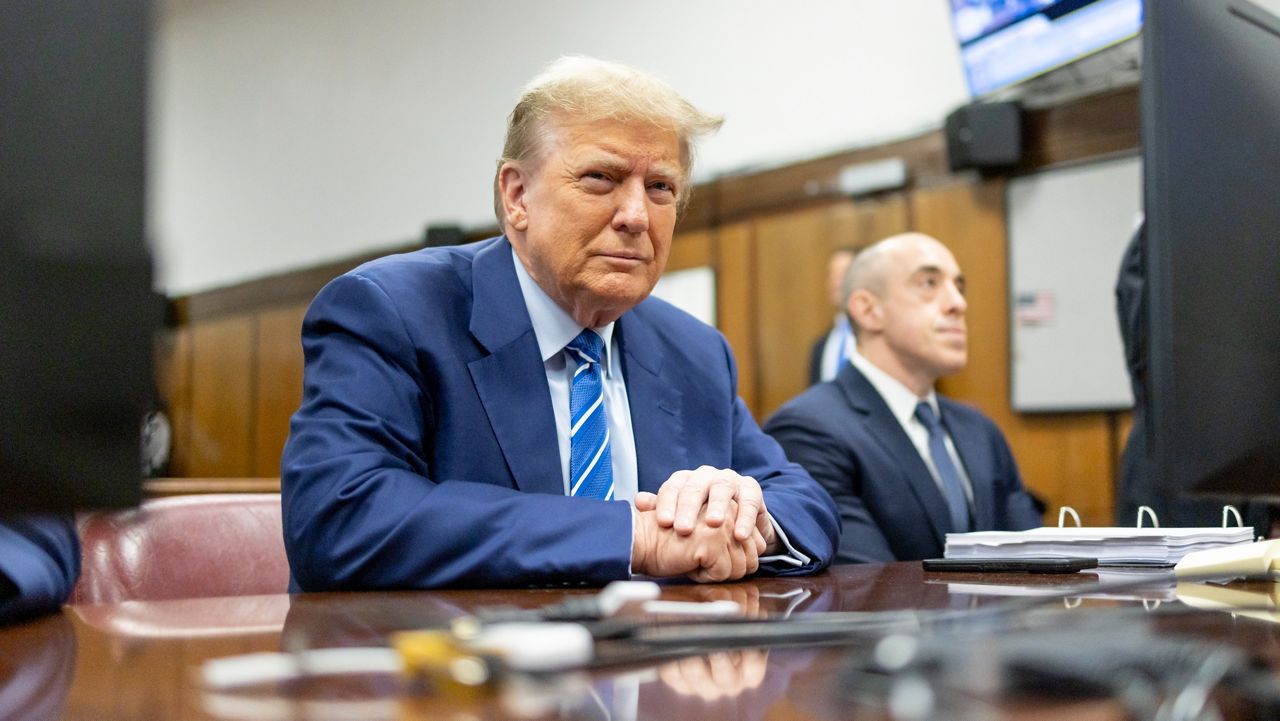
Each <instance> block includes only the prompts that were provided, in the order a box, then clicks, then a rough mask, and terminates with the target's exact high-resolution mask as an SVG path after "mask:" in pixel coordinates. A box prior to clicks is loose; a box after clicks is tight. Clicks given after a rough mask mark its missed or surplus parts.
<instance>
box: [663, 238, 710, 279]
mask: <svg viewBox="0 0 1280 721" xmlns="http://www.w3.org/2000/svg"><path fill="white" fill-rule="evenodd" d="M715 264H716V258H715V247H714V238H713V236H712V232H711V231H709V230H699V231H695V232H689V233H677V234H676V236H675V237H674V238H672V239H671V255H670V256H669V257H668V258H667V268H666V269H667V270H668V271H672V270H688V269H689V268H701V267H702V266H706V265H709V266H712V267H713V268H714V267H715ZM718 280H719V279H717V282H718Z"/></svg>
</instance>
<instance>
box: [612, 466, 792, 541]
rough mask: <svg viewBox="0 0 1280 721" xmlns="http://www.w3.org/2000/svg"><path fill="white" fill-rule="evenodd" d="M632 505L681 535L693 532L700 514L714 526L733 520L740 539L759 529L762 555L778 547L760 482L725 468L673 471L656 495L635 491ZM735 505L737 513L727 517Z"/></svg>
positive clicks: (737, 536)
mask: <svg viewBox="0 0 1280 721" xmlns="http://www.w3.org/2000/svg"><path fill="white" fill-rule="evenodd" d="M635 504H636V509H637V510H639V511H650V510H653V511H656V512H657V514H656V515H657V521H658V525H660V526H662V527H664V528H673V529H675V531H676V533H679V534H681V535H688V534H690V533H693V530H694V527H695V524H697V523H698V518H699V516H701V517H702V522H703V523H706V524H707V525H709V526H713V527H718V526H720V525H722V524H724V523H725V522H729V523H732V524H733V537H734V538H736V539H737V540H738V541H740V542H744V541H746V540H747V539H749V538H751V536H752V531H759V532H760V536H759V537H760V538H762V539H763V542H764V545H763V546H762V547H760V548H759V549H758V551H759V554H760V555H762V556H763V555H769V554H771V553H773V552H775V549H776V547H777V534H776V533H774V530H773V523H772V522H771V521H770V520H769V513H768V510H767V509H766V508H765V506H764V493H763V492H762V491H761V490H760V484H759V483H757V482H756V479H754V478H751V477H750V476H741V475H738V474H737V473H736V472H735V471H733V470H730V469H728V468H712V467H711V466H702V467H700V468H698V469H697V470H693V471H676V472H675V473H673V474H671V477H670V478H668V479H667V480H666V482H665V483H663V484H662V486H661V487H659V488H658V493H657V494H656V495H655V494H653V493H648V492H645V491H641V492H640V493H637V494H636V497H635ZM735 504H736V506H737V513H736V515H734V516H733V517H730V512H731V509H732V508H733V506H734V505H735ZM704 506H705V512H704V511H703V508H704Z"/></svg>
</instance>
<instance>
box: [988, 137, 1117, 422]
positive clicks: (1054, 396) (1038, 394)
mask: <svg viewBox="0 0 1280 721" xmlns="http://www.w3.org/2000/svg"><path fill="white" fill-rule="evenodd" d="M1006 192H1007V196H1006V200H1007V203H1006V207H1007V212H1008V216H1009V217H1008V221H1009V222H1008V226H1009V292H1010V297H1009V316H1010V317H1009V327H1010V329H1011V330H1010V343H1009V352H1010V355H1011V358H1010V363H1009V365H1010V368H1011V373H1012V374H1013V377H1012V378H1011V379H1010V388H1011V393H1012V396H1013V398H1012V404H1013V408H1014V410H1016V411H1023V412H1035V411H1043V412H1051V411H1086V410H1112V409H1121V408H1129V407H1131V406H1132V405H1133V396H1132V393H1131V391H1130V387H1129V376H1128V372H1127V371H1126V369H1125V363H1124V346H1123V344H1122V343H1121V340H1120V329H1119V325H1118V323H1117V320H1116V303H1115V284H1116V276H1117V274H1118V273H1119V269H1120V259H1121V256H1122V255H1123V254H1124V249H1125V246H1126V244H1127V243H1128V241H1129V238H1130V236H1131V235H1132V233H1133V230H1134V226H1135V224H1136V221H1137V218H1138V217H1139V213H1140V211H1141V199H1142V163H1141V159H1140V158H1138V157H1126V158H1121V159H1116V160H1108V161H1104V162H1098V163H1090V164H1088V165H1080V166H1073V167H1067V168H1060V169H1055V170H1050V171H1046V172H1043V173H1037V174H1035V175H1028V176H1023V177H1019V178H1015V179H1013V180H1011V181H1010V182H1009V185H1008V188H1007V191H1006Z"/></svg>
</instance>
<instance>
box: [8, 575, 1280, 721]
mask: <svg viewBox="0 0 1280 721" xmlns="http://www.w3.org/2000/svg"><path fill="white" fill-rule="evenodd" d="M1104 580H1105V579H1104ZM1082 583H1083V584H1084V585H1086V586H1089V587H1090V588H1089V589H1086V590H1084V591H1079V592H1078V595H1074V596H1072V597H1070V598H1065V599H1064V598H1060V597H1054V596H1036V595H1034V594H1053V593H1057V592H1060V591H1061V589H1063V588H1066V587H1067V586H1069V585H1076V586H1079V585H1080V584H1082ZM1097 583H1099V581H1098V577H1096V576H1093V575H1090V574H1087V573H1086V574H1080V575H1077V576H1032V575H974V574H936V573H930V574H926V573H924V572H923V571H922V570H921V568H920V565H919V564H918V563H896V564H889V565H863V566H842V567H836V568H833V569H831V570H830V571H827V572H824V573H822V574H819V575H817V576H814V577H811V578H801V579H758V580H751V581H748V582H743V583H736V584H724V585H718V586H693V585H687V584H668V585H664V592H663V597H664V598H666V599H672V600H716V599H725V598H728V599H733V600H736V601H738V602H739V603H741V604H742V605H743V607H744V608H745V609H746V611H747V613H748V614H750V615H752V616H758V617H769V618H779V619H781V618H783V617H787V616H790V617H791V618H792V619H804V618H806V617H807V618H814V616H811V615H809V614H816V613H819V612H826V611H906V612H907V613H904V614H901V615H900V616H898V617H897V618H900V619H902V620H901V621H896V622H895V623H898V624H899V626H900V628H899V631H898V632H897V633H896V634H890V635H892V636H893V637H892V638H891V639H890V640H887V641H886V640H882V638H881V637H882V636H883V635H884V634H883V633H881V632H876V633H874V634H871V635H867V636H865V637H858V638H852V639H850V640H848V641H846V642H844V645H829V646H817V647H815V646H812V645H809V646H800V647H773V648H767V649H765V648H742V649H736V650H730V651H720V652H716V653H711V654H701V655H693V656H686V657H683V658H657V659H651V660H649V661H644V662H638V663H624V664H621V665H615V666H611V667H607V668H599V669H593V670H591V671H589V672H579V673H574V674H566V675H563V676H561V677H557V678H556V679H552V680H545V681H543V682H541V683H538V684H535V683H534V682H532V681H530V680H528V679H512V680H509V681H506V682H504V683H503V684H501V686H500V687H499V688H497V689H494V690H491V691H479V692H471V693H470V694H464V693H456V692H455V693H443V692H440V691H438V690H437V691H432V690H429V689H428V690H422V689H416V690H415V689H414V688H411V687H410V685H409V684H408V683H407V682H405V681H402V680H400V679H398V678H395V677H392V676H390V675H378V674H368V675H363V676H355V677H350V676H349V677H339V678H335V677H328V678H324V679H307V680H303V681H291V682H284V683H277V684H261V685H259V687H252V688H247V689H238V690H233V691H216V692H215V691H211V690H208V689H205V688H203V687H202V686H201V684H200V682H199V680H198V678H197V676H196V672H197V671H198V669H199V668H200V665H201V663H202V662H203V661H205V660H207V659H213V658H219V657H225V656H230V655H236V654H244V653H250V652H260V651H272V652H278V651H281V650H299V649H305V648H323V647H334V646H381V645H385V644H386V639H387V636H388V634H389V633H391V632H394V631H397V630H404V629H417V628H426V627H439V626H442V625H444V624H446V623H447V621H448V620H449V619H452V618H455V617H458V616H461V615H464V614H467V613H468V612H469V611H472V610H474V609H476V608H477V607H480V606H491V605H495V604H508V605H512V606H517V607H521V608H536V607H539V606H541V605H544V604H547V603H551V602H554V601H557V600H559V599H562V598H564V597H565V596H566V595H571V594H582V593H591V592H594V591H591V590H572V591H563V590H551V589H534V590H496V591H436V592H395V593H332V594H300V595H295V596H289V595H284V594H282V595H278V596H249V597H236V598H217V599H199V600H188V601H161V602H126V603H119V604H109V605H96V606H95V605H85V606H69V607H67V608H65V609H64V610H63V611H62V613H61V614H57V615H53V616H48V617H44V618H41V619H37V620H35V621H31V622H28V623H25V624H22V625H18V626H13V627H9V628H5V629H0V719H55V718H66V719H94V720H95V721H109V720H112V719H149V720H150V719H254V720H255V721H260V720H263V719H348V718H350V719H445V720H452V721H476V720H480V719H508V718H531V719H609V718H611V719H659V720H661V721H675V720H677V719H717V720H727V719H789V720H790V719H830V720H837V719H891V718H899V719H914V718H951V719H964V718H974V719H977V718H983V719H985V718H997V719H998V718H1007V719H1033V718H1034V719H1050V720H1052V719H1077V718H1084V719H1126V718H1135V716H1132V715H1130V714H1128V712H1127V711H1126V706H1125V704H1124V703H1122V702H1121V701H1120V700H1118V699H1117V698H1115V697H1114V696H1111V695H1108V694H1105V693H1098V692H1097V691H1096V690H1095V691H1092V692H1089V693H1080V692H1076V693H1068V692H1069V691H1072V688H1076V689H1077V691H1078V687H1070V686H1067V685H1064V684H1063V683H1061V682H1060V681H1054V680H1044V679H1041V680H1036V679H1037V678H1038V677H1034V676H1033V677H1032V678H1031V680H1030V681H1027V679H1025V678H1023V679H1022V680H1021V681H1020V682H1018V683H1020V684H1021V686H1022V688H1020V689H1019V690H1018V691H1017V692H1014V691H1012V690H1010V688H1009V686H1010V684H1014V685H1017V684H1016V683H1014V681H1013V680H1011V676H1010V674H1008V673H1006V672H1005V671H1004V670H1002V668H1001V664H1000V662H999V660H998V659H999V658H1000V656H999V653H1001V652H1005V651H1007V652H1010V653H1014V652H1023V653H1025V652H1028V649H1030V652H1031V653H1038V652H1039V651H1049V652H1059V651H1060V652H1061V653H1062V654H1063V658H1065V659H1066V660H1067V662H1075V663H1078V662H1079V661H1080V659H1081V658H1085V659H1087V660H1088V663H1087V664H1086V666H1087V669H1086V671H1088V672H1096V673H1095V674H1094V675H1095V676H1100V677H1101V678H1102V681H1103V682H1109V681H1111V680H1112V679H1113V678H1114V679H1117V681H1118V682H1120V685H1122V686H1123V687H1124V688H1126V689H1128V690H1127V691H1125V693H1129V694H1130V697H1131V698H1130V701H1131V702H1132V703H1143V702H1144V701H1143V699H1144V698H1146V701H1145V702H1150V703H1155V702H1154V701H1152V700H1151V698H1152V697H1151V694H1149V693H1147V692H1148V691H1153V692H1154V693H1155V694H1156V696H1161V695H1165V696H1164V701H1165V702H1170V701H1171V700H1172V698H1173V697H1174V696H1176V695H1177V694H1179V693H1183V694H1184V695H1189V696H1191V697H1192V698H1190V699H1182V700H1181V701H1180V703H1183V704H1186V703H1192V702H1194V701H1195V696H1196V693H1195V691H1196V688H1197V682H1199V681H1205V680H1206V679H1207V683H1208V684H1209V687H1213V685H1214V684H1215V683H1216V681H1217V676H1215V675H1214V674H1215V673H1218V674H1219V675H1220V673H1221V672H1222V667H1221V666H1220V665H1219V666H1215V664H1219V662H1221V661H1222V660H1223V658H1229V657H1231V655H1232V654H1238V653H1244V654H1247V655H1248V656H1250V657H1253V658H1256V659H1257V660H1258V663H1260V664H1262V666H1261V668H1262V670H1261V671H1259V672H1258V673H1261V674H1262V678H1263V683H1264V685H1265V684H1266V683H1270V685H1271V686H1272V687H1274V686H1275V685H1276V683H1275V678H1276V677H1275V675H1274V672H1273V671H1270V670H1268V668H1269V669H1274V668H1278V667H1280V653H1277V649H1280V634H1278V633H1277V629H1280V626H1276V625H1275V624H1273V623H1268V622H1267V621H1265V620H1257V619H1254V618H1249V617H1246V616H1244V615H1240V614H1235V615H1233V614H1231V613H1225V612H1220V611H1208V610H1201V611H1190V610H1189V609H1188V607H1187V606H1185V605H1184V604H1183V603H1181V602H1179V601H1177V600H1175V599H1176V594H1175V590H1174V587H1173V583H1172V580H1169V579H1167V578H1166V579H1165V580H1162V581H1157V582H1155V583H1154V584H1152V585H1149V586H1146V587H1144V588H1142V589H1140V590H1132V589H1129V590H1123V591H1114V592H1111V593H1108V594H1101V595H1102V596H1103V597H1100V598H1099V597H1093V596H1096V595H1099V594H1098V593H1096V589H1093V586H1096V585H1097ZM1242 588H1245V589H1246V590H1255V591H1258V592H1259V593H1266V592H1268V591H1269V584H1267V585H1255V586H1248V585H1246V586H1243V587H1242ZM1259 598H1261V596H1259ZM1011 604H1013V605H1018V606H1020V607H1021V610H1019V611H1018V612H1016V613H1005V612H1003V611H1002V609H1007V608H1008V607H1010V605H1011ZM935 611H936V612H940V613H945V614H946V616H947V617H946V618H944V619H941V620H938V619H934V620H932V621H930V620H929V619H930V618H931V617H932V616H931V614H932V612H935ZM1170 644H1174V645H1173V646H1170ZM1005 646H1007V648H1004V647H1005ZM904 648H905V649H908V651H911V650H912V649H914V651H913V652H914V653H915V654H916V655H915V656H911V655H910V653H908V654H907V655H906V656H904V655H903V649H904ZM895 649H896V650H895ZM1001 649H1003V651H1001ZM1019 649H1021V651H1019ZM1147 650H1149V651H1150V654H1148V655H1150V656H1153V657H1154V656H1161V658H1166V657H1167V659H1168V660H1172V661H1176V662H1177V663H1174V664H1172V665H1169V666H1167V667H1161V668H1167V673H1164V672H1162V673H1161V674H1156V675H1155V676H1154V677H1153V676H1151V674H1149V673H1147V672H1144V671H1142V669H1141V663H1144V662H1145V661H1146V657H1143V658H1142V659H1140V660H1139V661H1133V660H1125V658H1126V655H1132V654H1135V653H1136V654H1146V653H1147ZM907 658H914V659H916V660H917V661H919V663H914V662H913V663H912V664H909V665H907V666H906V667H904V668H902V670H899V671H897V672H895V673H888V672H886V671H885V668H886V667H887V666H886V665H885V664H888V665H892V664H895V663H896V664H899V665H901V664H902V662H903V659H907ZM894 659H898V660H896V661H895V660H894ZM1117 659H1119V661H1117ZM1188 659H1189V660H1188ZM1117 663H1118V664H1119V665H1120V666H1122V667H1123V669H1122V670H1120V671H1116V670H1114V669H1112V668H1111V666H1109V664H1111V665H1115V664H1117ZM895 668H896V667H895ZM1215 669H1217V671H1215ZM1197 674H1199V676H1197ZM1126 676H1131V677H1132V678H1127V679H1126ZM1094 680H1095V681H1097V679H1094ZM1255 681H1256V679H1255ZM1201 685H1203V684H1201ZM1086 686H1087V684H1086ZM1144 693H1146V694H1147V696H1145V697H1144V695H1143V694H1144ZM1211 698H1212V702H1213V703H1215V704H1217V705H1218V706H1219V707H1220V709H1221V712H1222V717H1224V718H1254V717H1259V718H1261V716H1258V715H1257V714H1258V713H1261V712H1260V711H1259V707H1258V706H1257V705H1256V704H1254V705H1250V704H1249V703H1248V702H1245V701H1242V700H1241V698H1240V697H1239V696H1237V695H1236V694H1234V693H1233V692H1231V691H1229V690H1223V687H1221V686H1220V687H1218V690H1217V691H1216V692H1215V693H1214V694H1213V696H1212V697H1211ZM1156 700H1159V698H1157V699H1156ZM1192 706H1193V707H1194V706H1195V704H1194V703H1192ZM606 709H608V711H606ZM1250 714H1253V715H1250ZM1212 717H1213V716H1212V715H1207V716H1204V718H1212ZM1168 718H1179V716H1176V715H1174V716H1168ZM1185 718H1199V716H1195V715H1187V716H1185Z"/></svg>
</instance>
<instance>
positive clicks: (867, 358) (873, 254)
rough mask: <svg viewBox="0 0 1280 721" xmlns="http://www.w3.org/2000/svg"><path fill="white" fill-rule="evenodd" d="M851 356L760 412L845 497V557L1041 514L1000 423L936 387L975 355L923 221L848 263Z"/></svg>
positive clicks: (839, 500)
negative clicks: (829, 376) (919, 229)
mask: <svg viewBox="0 0 1280 721" xmlns="http://www.w3.org/2000/svg"><path fill="white" fill-rule="evenodd" d="M844 295H845V309H846V311H847V312H848V313H849V319H850V321H851V323H852V325H853V330H854V335H855V337H856V339H857V352H856V353H855V354H854V356H853V358H852V361H851V363H850V364H849V365H847V366H845V368H844V369H843V370H841V371H840V373H839V374H838V375H837V376H836V378H835V380H833V381H831V382H829V383H821V384H819V385H816V386H814V387H813V388H810V389H809V390H808V391H806V392H804V393H802V394H801V395H799V396H797V397H796V398H793V399H792V400H791V401H789V402H788V403H787V404H786V405H784V406H783V407H782V408H780V409H779V410H778V412H777V413H775V414H774V415H773V417H771V418H770V419H769V420H768V422H767V423H766V424H765V430H766V431H767V432H768V433H770V434H771V435H773V437H774V438H776V439H778V442H779V443H781V444H782V447H783V448H784V449H785V450H786V452H787V457H788V458H790V459H791V460H793V461H796V462H797V463H800V464H801V465H803V466H804V467H805V468H806V469H808V471H809V472H810V473H812V474H813V477H814V478H815V479H817V480H818V482H819V483H821V484H822V485H823V487H824V488H826V489H827V492H828V493H830V494H831V496H832V498H833V499H834V500H835V501H836V505H837V506H838V507H839V509H840V519H841V524H842V526H843V536H842V538H841V541H840V550H839V553H838V555H837V560H839V561H841V562H846V563H847V562H864V561H877V562H878V561H894V560H899V561H906V560H916V559H923V558H937V557H939V556H941V555H942V554H943V546H944V542H945V539H946V534H948V533H963V532H967V531H990V530H1023V529H1027V528H1033V527H1035V526H1039V525H1040V524H1041V517H1040V513H1039V511H1037V510H1036V509H1035V505H1034V503H1033V501H1032V499H1031V497H1030V496H1029V495H1028V494H1027V492H1026V490H1025V489H1024V488H1023V485H1022V477H1021V476H1020V475H1019V474H1018V467H1017V464H1015V463H1014V460H1013V454H1012V453H1011V452H1010V451H1009V445H1008V443H1006V442H1005V439H1004V435H1003V434H1001V433H1000V429H999V428H997V427H996V425H995V423H992V422H991V420H990V419H989V418H987V417H986V416H984V415H982V413H980V412H979V411H978V410H976V409H974V408H970V407H968V406H965V405H962V404H959V403H956V402H954V401H951V400H949V399H947V398H944V397H943V396H941V395H938V393H937V392H936V391H935V390H934V384H935V383H937V381H938V379H939V378H942V377H943V376H946V375H949V374H951V373H955V372H957V371H960V370H961V369H963V368H964V366H965V363H966V362H967V361H968V334H967V328H966V326H965V311H966V310H967V308H968V304H967V302H966V301H965V296H964V275H963V274H961V272H960V266H959V265H958V264H957V263H956V259H955V257H954V256H952V255H951V251H949V250H947V248H946V246H944V245H943V244H942V243H939V242H938V241H937V240H935V239H934V238H931V237H929V236H927V235H924V234H921V233H904V234H902V235H895V236H893V237H891V238H886V239H885V240H882V241H880V242H879V243H877V244H875V245H873V246H871V247H870V248H867V249H866V250H863V251H862V252H861V253H859V254H858V257H857V258H855V259H854V261H853V263H852V264H851V265H850V266H849V270H848V271H847V272H846V275H845V282H844Z"/></svg>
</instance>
